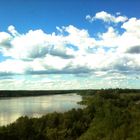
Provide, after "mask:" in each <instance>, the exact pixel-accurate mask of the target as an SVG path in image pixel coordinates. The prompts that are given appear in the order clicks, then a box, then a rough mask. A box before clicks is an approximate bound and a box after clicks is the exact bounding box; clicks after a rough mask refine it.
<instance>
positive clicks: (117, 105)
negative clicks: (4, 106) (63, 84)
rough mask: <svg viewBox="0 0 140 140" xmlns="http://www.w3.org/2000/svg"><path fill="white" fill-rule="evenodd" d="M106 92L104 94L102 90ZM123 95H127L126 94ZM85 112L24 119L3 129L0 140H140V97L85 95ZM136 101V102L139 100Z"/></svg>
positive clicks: (129, 95) (80, 110) (136, 95)
mask: <svg viewBox="0 0 140 140" xmlns="http://www.w3.org/2000/svg"><path fill="white" fill-rule="evenodd" d="M102 91H103V90H102ZM123 93H124V92H123ZM85 95H86V96H83V102H82V103H84V104H86V105H87V107H86V108H84V109H77V110H76V109H73V110H71V111H68V112H65V113H56V112H55V113H51V114H48V115H45V116H43V117H41V118H28V117H26V116H25V117H21V118H19V119H18V120H17V121H16V122H15V123H12V124H10V125H8V126H3V127H0V140H139V139H140V102H139V101H140V98H138V97H140V94H138V92H137V94H135V93H132V91H131V92H130V93H129V94H128V93H125V94H114V92H111V93H106V92H102V93H101V94H99V92H97V93H95V92H92V93H91V91H90V95H89V91H87V92H85ZM136 97H137V100H136Z"/></svg>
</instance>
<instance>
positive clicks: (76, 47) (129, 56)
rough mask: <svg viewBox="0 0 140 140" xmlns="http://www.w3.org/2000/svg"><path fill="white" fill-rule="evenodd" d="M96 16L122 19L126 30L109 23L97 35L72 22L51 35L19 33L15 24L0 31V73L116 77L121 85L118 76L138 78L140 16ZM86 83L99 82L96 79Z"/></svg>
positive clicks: (31, 31)
mask: <svg viewBox="0 0 140 140" xmlns="http://www.w3.org/2000/svg"><path fill="white" fill-rule="evenodd" d="M102 15H104V18H103V16H102ZM95 17H96V19H102V20H104V21H105V22H114V23H119V22H121V23H122V25H121V26H120V28H121V29H123V32H122V33H120V32H119V30H118V28H117V27H112V26H110V27H108V29H107V31H106V32H103V33H98V34H97V36H96V38H94V37H91V36H90V34H89V32H88V30H86V29H79V28H77V27H75V26H73V25H69V26H66V27H64V26H63V27H56V29H57V30H58V34H57V31H56V33H55V32H53V33H52V34H48V33H45V32H44V31H43V30H41V29H38V30H29V31H28V32H27V33H25V34H20V33H18V31H16V29H15V27H14V26H10V27H9V32H10V33H7V32H0V52H1V54H0V55H2V56H3V58H4V60H2V61H1V62H0V75H1V76H2V77H4V76H8V75H38V76H40V75H41V74H43V75H50V74H60V75H63V74H69V75H70V74H73V75H76V76H77V77H80V76H82V75H84V76H85V77H92V76H93V79H92V80H93V81H94V78H95V79H96V80H98V78H101V79H104V82H105V81H106V82H107V80H108V79H110V80H114V81H113V82H114V84H116V85H119V83H118V82H116V81H115V80H117V79H121V80H123V79H125V77H127V79H129V78H130V79H131V78H132V77H134V76H135V77H137V75H139V74H140V55H139V54H140V41H139V40H140V19H137V18H130V19H128V20H127V21H126V19H123V18H120V17H122V16H120V14H117V15H116V16H113V15H111V14H108V13H106V12H101V13H100V14H99V13H97V14H96V16H95ZM95 17H94V18H95ZM86 18H87V19H90V18H92V17H91V16H90V15H89V16H87V17H86ZM7 56H8V58H7ZM89 75H90V76H89ZM114 75H115V76H114ZM132 75H133V76H132ZM84 76H82V77H84ZM113 77H114V78H113ZM21 82H22V81H21ZM26 82H27V81H26ZM28 82H29V81H28ZM23 83H24V82H23ZM77 83H78V82H77ZM87 83H88V84H89V85H90V86H92V85H96V82H95V83H93V84H90V83H89V82H87ZM51 84H52V83H51ZM54 84H55V83H53V84H52V85H53V86H54ZM67 84H70V83H67ZM101 84H103V83H101ZM110 84H111V82H110ZM110 84H108V86H110ZM44 85H45V83H44ZM71 85H72V86H73V84H71ZM40 86H41V85H40ZM79 86H80V85H78V87H79ZM21 87H22V84H21ZM27 87H28V86H27Z"/></svg>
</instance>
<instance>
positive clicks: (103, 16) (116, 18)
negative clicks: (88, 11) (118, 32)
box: [86, 11, 128, 23]
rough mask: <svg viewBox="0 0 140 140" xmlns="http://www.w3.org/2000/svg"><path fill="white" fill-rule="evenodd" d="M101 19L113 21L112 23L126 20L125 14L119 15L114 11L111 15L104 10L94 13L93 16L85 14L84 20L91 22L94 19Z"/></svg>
mask: <svg viewBox="0 0 140 140" xmlns="http://www.w3.org/2000/svg"><path fill="white" fill-rule="evenodd" d="M97 19H100V20H103V21H104V22H108V23H110V22H113V23H119V22H125V21H127V20H128V18H127V17H126V16H119V14H118V12H117V13H116V16H114V15H111V14H109V13H107V12H105V11H101V12H98V13H96V14H95V16H93V17H92V16H91V15H87V16H86V20H88V21H90V22H93V21H94V20H97Z"/></svg>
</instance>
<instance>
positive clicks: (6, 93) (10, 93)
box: [0, 89, 140, 98]
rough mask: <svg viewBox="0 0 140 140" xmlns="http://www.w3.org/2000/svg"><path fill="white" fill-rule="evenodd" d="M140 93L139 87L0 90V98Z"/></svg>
mask: <svg viewBox="0 0 140 140" xmlns="http://www.w3.org/2000/svg"><path fill="white" fill-rule="evenodd" d="M102 91H103V92H105V93H115V94H116V93H140V89H79V90H0V98H5V97H28V96H42V95H56V94H68V93H78V94H81V95H84V94H85V93H86V94H93V93H102Z"/></svg>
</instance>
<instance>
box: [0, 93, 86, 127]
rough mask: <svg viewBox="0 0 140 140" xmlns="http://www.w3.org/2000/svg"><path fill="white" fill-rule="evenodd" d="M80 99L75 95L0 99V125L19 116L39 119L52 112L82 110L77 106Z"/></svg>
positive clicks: (81, 106)
mask: <svg viewBox="0 0 140 140" xmlns="http://www.w3.org/2000/svg"><path fill="white" fill-rule="evenodd" d="M81 100H82V97H81V96H80V95H77V94H61V95H46V96H34V97H18V98H5V99H0V125H1V126H2V125H7V124H10V123H12V122H14V121H15V120H16V119H17V118H19V117H21V116H25V115H27V116H29V117H40V116H42V115H45V114H47V113H51V112H54V111H57V112H64V111H68V110H70V109H72V108H83V107H84V106H83V105H79V104H77V103H78V102H79V101H81Z"/></svg>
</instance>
